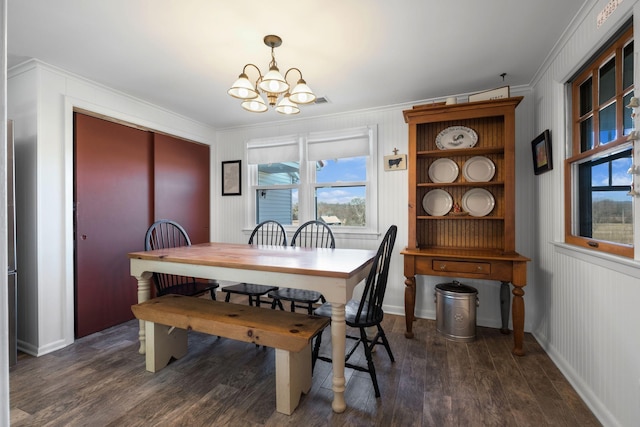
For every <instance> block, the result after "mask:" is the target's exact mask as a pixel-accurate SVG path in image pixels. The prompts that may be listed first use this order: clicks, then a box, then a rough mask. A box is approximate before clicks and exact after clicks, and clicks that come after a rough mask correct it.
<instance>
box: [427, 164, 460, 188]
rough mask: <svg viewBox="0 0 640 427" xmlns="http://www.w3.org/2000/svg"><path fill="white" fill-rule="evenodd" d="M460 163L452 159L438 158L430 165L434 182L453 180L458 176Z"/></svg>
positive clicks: (430, 172) (430, 174)
mask: <svg viewBox="0 0 640 427" xmlns="http://www.w3.org/2000/svg"><path fill="white" fill-rule="evenodd" d="M459 172H460V169H458V164H457V163H456V162H454V161H453V160H451V159H438V160H436V161H435V162H433V163H431V166H429V178H431V181H432V182H453V181H455V180H456V178H457V177H458V173H459Z"/></svg>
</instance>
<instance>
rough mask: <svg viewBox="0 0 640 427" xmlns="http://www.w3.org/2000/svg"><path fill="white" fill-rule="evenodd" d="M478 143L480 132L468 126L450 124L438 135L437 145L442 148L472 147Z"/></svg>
mask: <svg viewBox="0 0 640 427" xmlns="http://www.w3.org/2000/svg"><path fill="white" fill-rule="evenodd" d="M477 143H478V134H477V133H476V131H475V130H473V129H471V128H468V127H466V126H450V127H448V128H446V129H445V130H443V131H442V132H440V133H439V134H438V136H436V146H437V147H438V148H439V149H441V150H452V149H458V148H471V147H473V146H474V145H476V144H477Z"/></svg>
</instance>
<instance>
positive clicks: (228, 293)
mask: <svg viewBox="0 0 640 427" xmlns="http://www.w3.org/2000/svg"><path fill="white" fill-rule="evenodd" d="M230 298H231V292H227V296H225V297H224V302H229V299H230Z"/></svg>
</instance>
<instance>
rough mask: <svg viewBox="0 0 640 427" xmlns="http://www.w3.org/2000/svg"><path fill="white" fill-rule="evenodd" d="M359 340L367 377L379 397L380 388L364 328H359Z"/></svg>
mask: <svg viewBox="0 0 640 427" xmlns="http://www.w3.org/2000/svg"><path fill="white" fill-rule="evenodd" d="M360 338H361V340H362V344H364V354H365V356H366V358H367V368H368V370H369V375H370V376H371V381H372V382H373V390H374V391H375V395H376V397H380V388H379V387H378V379H377V377H376V368H375V367H374V366H373V357H372V356H371V347H370V346H369V342H368V339H367V331H366V330H365V328H360Z"/></svg>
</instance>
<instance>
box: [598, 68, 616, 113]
mask: <svg viewBox="0 0 640 427" xmlns="http://www.w3.org/2000/svg"><path fill="white" fill-rule="evenodd" d="M615 94H616V61H615V59H614V58H612V59H611V60H610V61H609V62H607V63H606V64H605V65H604V66H603V67H602V68H600V92H599V95H600V96H599V97H598V100H599V101H598V102H599V103H600V104H603V103H604V102H606V101H607V100H608V99H611V98H613V97H614V96H615Z"/></svg>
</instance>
